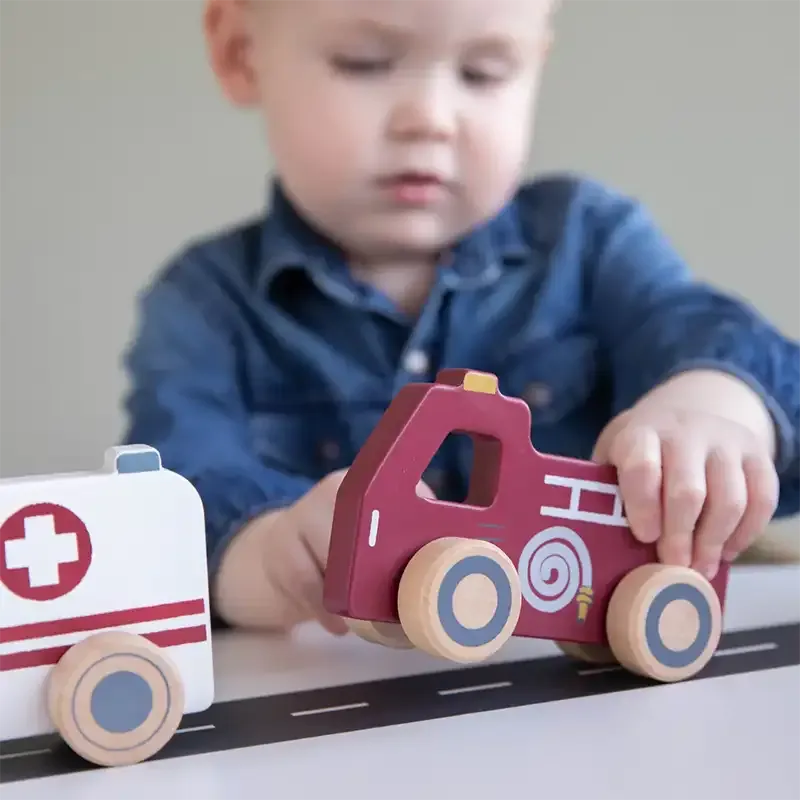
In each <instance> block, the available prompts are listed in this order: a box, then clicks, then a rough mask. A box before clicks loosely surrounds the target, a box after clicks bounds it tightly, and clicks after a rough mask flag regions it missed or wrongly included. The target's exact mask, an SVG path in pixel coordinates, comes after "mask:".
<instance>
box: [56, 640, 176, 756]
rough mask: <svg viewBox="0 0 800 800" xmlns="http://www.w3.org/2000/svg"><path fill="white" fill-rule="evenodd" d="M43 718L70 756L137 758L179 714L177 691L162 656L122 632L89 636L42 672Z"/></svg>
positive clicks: (152, 749) (162, 740)
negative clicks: (45, 685) (44, 688)
mask: <svg viewBox="0 0 800 800" xmlns="http://www.w3.org/2000/svg"><path fill="white" fill-rule="evenodd" d="M47 700H48V710H49V712H50V719H51V721H52V723H53V725H54V727H55V728H56V730H57V731H58V733H59V735H60V736H61V737H62V738H63V739H64V741H65V742H66V743H67V744H68V745H69V746H70V747H71V748H72V749H73V750H74V751H75V752H76V753H78V755H80V756H82V757H83V758H85V759H86V760H87V761H90V762H92V763H94V764H98V765H100V766H104V767H111V766H123V765H128V764H135V763H138V762H140V761H144V760H146V759H148V758H150V757H151V756H153V755H155V754H156V753H157V752H158V751H159V750H161V748H162V747H163V746H164V745H165V744H167V742H168V741H169V740H170V739H171V738H172V736H173V734H174V733H175V731H176V730H177V728H178V725H179V724H180V721H181V719H182V717H183V709H184V688H183V683H182V682H181V679H180V675H179V674H178V671H177V669H176V668H175V666H174V665H173V664H172V661H171V660H170V659H169V658H168V656H167V655H166V654H165V653H164V652H163V651H162V650H161V649H160V648H158V647H157V646H156V645H154V644H152V643H151V642H150V641H148V640H147V639H144V638H143V637H141V636H136V635H135V634H131V633H125V632H123V631H109V632H107V633H99V634H97V635H95V636H90V637H89V638H87V639H84V640H83V641H81V642H79V643H78V644H76V645H74V646H73V647H71V648H70V649H69V650H68V651H67V652H66V653H65V654H64V656H63V657H62V658H61V660H60V661H59V662H58V664H56V666H55V667H54V668H53V670H52V672H51V673H50V680H49V685H48V698H47Z"/></svg>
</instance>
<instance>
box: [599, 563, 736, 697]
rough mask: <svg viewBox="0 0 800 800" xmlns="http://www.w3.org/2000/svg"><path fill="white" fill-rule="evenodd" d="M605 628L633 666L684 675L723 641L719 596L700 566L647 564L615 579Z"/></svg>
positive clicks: (651, 674)
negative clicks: (695, 567) (721, 637)
mask: <svg viewBox="0 0 800 800" xmlns="http://www.w3.org/2000/svg"><path fill="white" fill-rule="evenodd" d="M606 632H607V635H608V641H609V644H610V646H611V649H612V651H613V653H614V655H615V656H616V657H617V660H618V661H619V662H620V664H621V665H622V666H624V667H626V668H627V669H629V670H630V671H631V672H637V673H639V674H641V675H644V676H645V677H648V678H653V679H654V680H657V681H663V682H671V681H681V680H685V679H687V678H690V677H692V676H693V675H695V674H697V673H698V672H700V670H701V669H703V667H705V665H706V664H707V663H708V662H709V661H710V659H711V657H712V656H713V655H714V651H715V650H716V648H717V645H718V644H719V639H720V636H721V633H722V609H721V606H720V602H719V597H718V596H717V593H716V592H715V591H714V588H713V586H711V584H710V583H709V582H708V581H707V580H706V579H705V578H704V577H703V576H702V575H701V574H700V573H699V572H697V571H696V570H693V569H689V568H688V567H672V566H667V565H664V564H647V565H645V566H643V567H638V568H636V569H634V570H632V571H631V572H629V573H628V574H627V575H626V576H625V577H624V578H623V579H622V580H621V581H620V582H619V584H618V585H617V587H616V589H615V590H614V593H613V594H612V595H611V600H610V602H609V605H608V614H607V617H606Z"/></svg>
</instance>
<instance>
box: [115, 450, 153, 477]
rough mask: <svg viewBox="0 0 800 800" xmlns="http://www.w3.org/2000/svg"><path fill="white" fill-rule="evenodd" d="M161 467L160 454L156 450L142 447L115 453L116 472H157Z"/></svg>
mask: <svg viewBox="0 0 800 800" xmlns="http://www.w3.org/2000/svg"><path fill="white" fill-rule="evenodd" d="M160 469H161V456H160V455H159V453H158V450H153V449H150V448H148V449H142V450H132V451H129V452H122V453H119V455H117V472H119V473H121V474H128V475H129V474H131V473H133V472H158V470H160Z"/></svg>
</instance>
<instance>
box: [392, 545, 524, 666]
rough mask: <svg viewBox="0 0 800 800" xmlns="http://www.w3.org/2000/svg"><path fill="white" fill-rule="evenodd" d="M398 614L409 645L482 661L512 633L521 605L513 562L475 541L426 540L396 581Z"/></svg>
mask: <svg viewBox="0 0 800 800" xmlns="http://www.w3.org/2000/svg"><path fill="white" fill-rule="evenodd" d="M397 604H398V614H399V617H400V623H401V624H402V626H403V630H404V631H405V634H406V636H408V638H409V640H410V641H411V643H412V644H413V645H414V646H415V647H417V648H419V649H420V650H424V651H425V652H427V653H430V654H431V655H434V656H438V657H440V658H446V659H449V660H450V661H457V662H462V663H470V662H476V661H483V660H484V659H486V658H488V657H489V656H491V655H493V654H494V653H496V652H497V651H498V650H499V649H500V648H501V647H502V646H503V645H504V644H505V642H506V641H508V639H510V638H511V636H512V634H513V633H514V629H515V628H516V625H517V620H518V619H519V614H520V610H521V605H522V594H521V591H520V586H519V578H518V576H517V572H516V570H515V568H514V564H513V562H512V561H511V559H509V558H508V556H507V555H506V554H505V553H504V552H503V551H502V550H500V548H499V547H497V546H495V545H493V544H491V543H490V542H487V541H483V540H480V539H460V538H442V539H436V540H434V541H432V542H429V543H428V544H426V545H425V546H424V547H422V548H421V549H420V550H419V551H417V552H416V553H415V554H414V556H413V557H412V558H411V560H410V561H409V563H408V565H407V567H406V568H405V570H404V572H403V575H402V577H401V579H400V587H399V590H398V597H397Z"/></svg>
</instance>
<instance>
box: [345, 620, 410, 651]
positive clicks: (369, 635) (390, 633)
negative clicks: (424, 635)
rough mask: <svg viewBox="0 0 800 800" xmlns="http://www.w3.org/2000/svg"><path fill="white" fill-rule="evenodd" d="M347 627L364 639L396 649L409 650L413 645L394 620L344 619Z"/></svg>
mask: <svg viewBox="0 0 800 800" xmlns="http://www.w3.org/2000/svg"><path fill="white" fill-rule="evenodd" d="M345 622H346V623H347V627H348V628H350V630H351V631H352V632H353V633H354V634H355V635H356V636H358V637H359V638H360V639H364V641H367V642H372V644H380V645H383V646H384V647H394V648H395V649H397V650H410V649H412V648H413V647H414V645H413V644H411V642H410V641H409V640H408V637H407V636H406V634H405V631H404V630H403V627H402V625H398V624H397V623H396V622H370V621H369V620H366V619H351V618H349V617H348V618H347V619H345Z"/></svg>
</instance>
